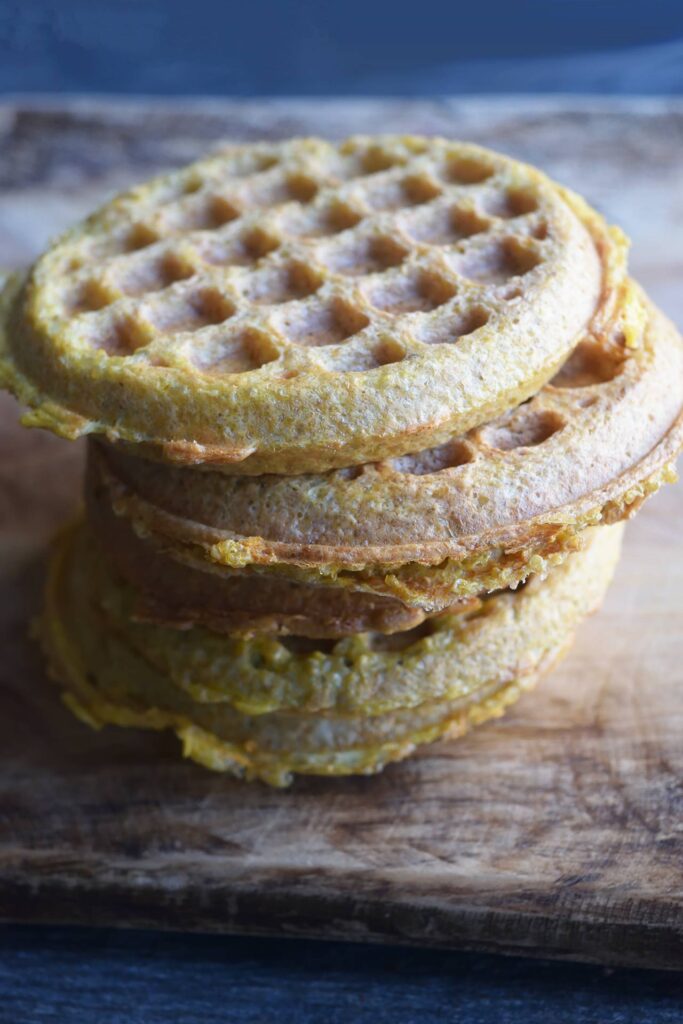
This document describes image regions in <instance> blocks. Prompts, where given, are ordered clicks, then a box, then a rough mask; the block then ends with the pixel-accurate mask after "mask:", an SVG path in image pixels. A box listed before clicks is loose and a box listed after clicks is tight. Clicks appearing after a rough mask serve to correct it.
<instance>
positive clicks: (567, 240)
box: [0, 136, 625, 474]
mask: <svg viewBox="0 0 683 1024" xmlns="http://www.w3.org/2000/svg"><path fill="white" fill-rule="evenodd" d="M624 256H625V244H624V241H623V237H622V236H621V235H620V234H619V233H617V232H614V231H609V230H608V229H607V228H606V226H605V224H604V223H603V221H602V220H601V218H599V217H598V216H597V214H595V213H594V212H593V211H591V210H590V209H589V208H588V207H587V206H586V204H585V203H583V201H582V200H579V199H578V198H577V197H575V196H573V195H571V194H569V193H568V192H566V191H565V190H562V189H560V188H559V187H558V186H556V185H554V184H553V183H552V182H550V181H549V180H548V179H547V178H545V177H544V176H543V175H541V174H540V173H539V172H537V171H535V170H534V169H533V168H530V167H528V166H526V165H523V164H520V163H518V162H516V161H514V160H511V159H509V158H507V157H503V156H500V155H498V154H495V153H492V152H489V151H487V150H483V149H480V148H478V147H476V146H471V145H465V144H463V143H457V142H449V141H446V140H444V139H424V138H409V137H405V138H404V137H392V136H388V137H378V138H356V139H351V140H349V141H347V142H345V143H343V144H341V145H339V146H335V145H331V144H329V143H325V142H322V141H319V140H310V139H309V140H293V141H290V142H286V143H282V144H279V145H251V146H232V147H226V148H225V149H223V150H221V151H219V152H218V153H217V154H216V155H214V156H211V157H209V158H208V159H205V160H203V161H201V162H199V163H197V164H194V165H192V166H190V167H189V168H187V169H185V170H183V171H179V172H176V173H173V174H170V175H168V176H166V177H163V178H159V179H157V180H155V181H152V182H150V183H148V184H145V185H142V186H140V187H139V188H137V189H135V190H133V191H132V192H130V193H128V194H127V195H124V196H121V197H119V198H117V199H115V200H114V201H112V202H111V203H109V204H108V205H107V206H105V207H104V208H103V209H102V210H100V211H99V212H98V213H96V214H94V215H93V216H92V217H90V218H89V219H88V220H87V221H85V222H84V223H83V224H82V225H80V226H79V227H77V228H75V229H73V230H72V231H70V232H68V233H67V234H66V235H64V236H63V237H62V238H61V239H60V240H59V241H58V242H57V243H56V244H55V245H54V246H53V247H52V248H51V249H50V250H49V251H48V252H47V253H46V255H44V256H43V257H42V258H41V259H40V260H38V262H37V263H36V264H35V266H34V267H33V268H32V270H31V271H30V272H29V274H28V276H26V277H25V278H15V279H13V281H12V282H10V284H9V285H8V286H7V288H6V292H5V297H4V311H5V312H4V317H3V319H4V331H3V332H2V336H1V337H0V380H1V381H4V382H5V384H7V386H9V387H10V388H11V389H12V390H14V392H15V393H16V394H17V395H18V396H19V398H20V399H21V400H22V401H24V402H26V403H27V404H29V405H30V406H32V407H33V411H32V412H31V413H30V414H29V415H28V417H27V419H26V422H27V423H29V424H31V425H39V426H44V427H49V428H50V429H53V430H55V431H57V432H59V433H61V434H63V435H64V436H67V437H76V436H78V435H80V434H84V433H92V432H96V433H102V434H105V435H106V436H107V437H108V438H109V439H122V440H124V441H127V442H132V443H134V444H136V445H144V446H145V447H146V449H147V453H148V454H151V455H154V456H155V457H160V458H163V459H170V460H178V461H179V462H183V463H192V462H211V463H214V464H215V465H220V466H221V467H222V468H223V470H224V471H232V472H237V473H240V474H244V473H249V474H256V473H263V472H275V473H301V472H308V471H322V470H326V469H329V468H331V467H340V466H348V465H352V464H358V463H364V462H368V461H370V460H376V459H379V458H389V457H394V456H401V455H404V454H406V453H408V452H414V451H419V450H421V449H424V448H426V447H429V446H431V445H435V444H440V443H441V442H444V441H446V440H447V438H448V437H449V436H452V435H453V434H457V433H461V432H462V431H465V430H468V429H470V428H472V427H475V426H477V425H479V424H481V423H484V422H486V421H487V420H489V419H491V418H492V417H493V416H495V415H497V414H499V413H501V412H503V411H504V410H506V409H508V408H510V407H512V406H515V405H517V404H518V403H519V402H521V401H523V400H524V399H525V398H528V397H529V396H530V395H532V394H533V393H534V392H535V391H536V390H537V389H538V388H539V386H541V385H542V384H543V383H544V382H545V381H547V380H548V379H549V377H550V376H552V374H553V373H554V371H555V370H556V369H557V368H558V366H559V365H560V363H561V361H562V360H563V358H564V357H566V355H567V353H568V352H569V351H570V349H571V348H572V346H574V345H575V344H576V343H577V341H579V340H580V339H581V337H582V336H584V335H589V336H592V335H595V334H598V333H600V331H601V330H603V329H604V327H605V324H609V322H610V319H611V317H612V316H613V313H614V309H615V306H616V304H618V302H619V299H620V295H621V291H622V288H623V282H624V272H625V271H624V265H625V259H624Z"/></svg>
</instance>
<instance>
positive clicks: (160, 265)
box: [116, 252, 196, 295]
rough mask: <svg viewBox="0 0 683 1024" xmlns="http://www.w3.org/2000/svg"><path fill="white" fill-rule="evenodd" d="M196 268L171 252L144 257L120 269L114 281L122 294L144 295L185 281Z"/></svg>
mask: <svg viewBox="0 0 683 1024" xmlns="http://www.w3.org/2000/svg"><path fill="white" fill-rule="evenodd" d="M194 273H196V268H195V267H194V266H192V264H191V263H189V262H188V261H187V260H185V259H183V258H182V257H181V256H179V255H177V254H176V253H173V252H168V253H164V254H163V255H162V256H159V257H157V258H156V259H144V260H143V261H139V262H137V263H135V264H133V265H132V266H131V267H130V268H129V269H128V270H126V271H122V272H121V273H120V275H119V276H118V279H117V281H116V283H117V285H118V287H119V288H120V289H121V291H122V292H123V294H124V295H146V294H147V293H149V292H158V291H161V290H162V289H164V288H168V287H169V286H170V285H172V284H175V283H176V282H177V281H185V280H186V279H187V278H188V277H192V275H193V274H194Z"/></svg>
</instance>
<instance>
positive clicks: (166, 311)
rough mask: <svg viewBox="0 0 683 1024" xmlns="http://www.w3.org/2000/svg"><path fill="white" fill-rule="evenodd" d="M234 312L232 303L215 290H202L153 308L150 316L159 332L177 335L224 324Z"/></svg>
mask: <svg viewBox="0 0 683 1024" xmlns="http://www.w3.org/2000/svg"><path fill="white" fill-rule="evenodd" d="M234 312H235V305H234V303H233V302H231V300H230V299H228V298H227V297H226V296H225V295H223V294H221V292H220V291H219V290H218V289H217V288H202V289H201V290H200V291H196V292H192V293H190V294H189V295H182V296H177V297H174V298H173V299H172V300H169V301H168V302H165V303H164V304H160V305H157V306H155V307H153V308H152V309H151V311H150V314H149V317H150V320H151V322H152V323H153V324H154V326H155V327H156V328H157V329H158V330H160V331H165V332H167V333H169V334H179V333H182V332H185V331H198V330H199V329H200V328H202V327H207V326H209V325H210V324H220V323H223V322H224V321H225V320H227V319H228V318H229V317H231V316H232V315H233V314H234Z"/></svg>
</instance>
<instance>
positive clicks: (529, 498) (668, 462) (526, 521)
mask: <svg viewBox="0 0 683 1024" xmlns="http://www.w3.org/2000/svg"><path fill="white" fill-rule="evenodd" d="M636 299H637V297H636ZM636 299H634V301H636ZM682 394H683V343H682V342H681V339H680V338H679V336H678V334H677V332H676V330H675V329H674V327H673V326H672V325H671V324H670V323H669V321H668V320H666V319H665V318H664V317H663V316H662V315H661V314H660V313H658V312H657V311H656V310H654V309H653V308H652V307H649V309H648V314H647V319H646V320H644V321H643V325H642V327H641V330H640V332H639V334H638V335H637V336H636V337H635V339H634V340H633V341H632V344H631V345H630V346H629V345H628V344H626V343H625V341H624V334H623V331H618V332H617V333H616V334H615V335H614V336H604V337H602V338H601V339H593V340H592V341H590V342H588V341H586V342H584V343H582V344H581V345H580V346H579V347H578V348H577V349H576V350H575V352H574V353H573V354H572V356H571V357H570V358H569V359H568V361H567V362H566V363H565V365H564V366H563V368H562V370H561V371H560V373H559V374H558V375H557V376H556V377H555V379H554V380H553V382H552V383H551V384H549V385H547V386H546V387H545V388H544V389H542V391H541V392H540V393H539V394H538V395H537V396H536V397H534V398H533V399H532V400H531V401H528V402H526V403H524V404H523V405H521V406H519V407H518V408H517V409H515V410H512V411H511V412H508V413H506V414H504V415H503V416H502V417H500V418H498V419H497V420H495V421H493V422H491V423H489V424H487V425H486V426H484V427H481V428H477V429H475V430H473V431H471V432H470V433H468V434H466V435H462V436H460V437H456V438H453V439H451V440H450V441H448V442H447V443H445V444H444V445H442V446H440V447H438V448H435V449H431V450H427V451H424V452H421V453H419V454H417V455H412V456H404V457H399V458H396V459H394V460H389V461H383V462H381V463H377V464H372V465H367V466H364V467H362V468H360V469H353V470H336V471H333V472H330V473H327V474H321V475H305V476H300V477H296V478H295V477H276V476H264V477H261V478H248V477H245V478H241V479H240V478H237V477H231V476H226V475H224V474H222V473H216V472H211V471H207V470H196V469H187V468H185V469H178V468H175V467H169V466H163V465H161V464H158V463H154V462H151V461H149V460H146V459H139V458H134V457H131V456H130V455H128V454H125V453H123V452H121V451H120V450H116V449H114V448H110V447H105V446H100V445H92V446H91V453H90V457H91V462H92V469H91V472H92V476H93V479H94V480H95V481H96V486H98V487H100V488H102V491H103V492H104V491H106V492H107V496H106V497H105V498H103V499H102V500H103V501H105V502H108V503H109V504H110V505H111V506H112V507H113V508H114V510H115V511H116V512H117V513H118V514H119V515H120V516H123V517H125V518H127V519H128V520H130V522H131V523H132V525H133V527H134V528H135V529H136V530H137V531H138V532H139V533H140V534H142V535H148V536H149V537H150V539H151V540H152V541H153V542H154V543H155V544H156V545H157V546H161V547H163V548H164V550H165V551H166V553H167V554H170V555H172V556H173V557H174V558H176V559H178V560H179V561H181V562H184V563H185V564H189V565H192V566H194V567H197V568H204V569H206V568H211V569H215V568H216V567H223V568H224V571H225V573H226V574H227V575H231V576H233V577H235V576H236V577H238V578H239V576H240V575H241V574H243V575H246V576H247V577H248V578H249V580H250V585H251V587H252V596H253V599H254V600H257V597H256V596H255V595H256V593H257V590H258V588H259V586H260V585H261V584H260V583H259V579H260V578H261V577H262V579H263V587H264V591H263V601H262V603H261V610H262V611H263V610H264V609H265V607H266V604H267V600H268V598H267V596H266V590H267V588H268V587H270V586H271V585H272V581H273V580H274V579H288V580H295V581H297V582H299V583H303V584H306V585H309V584H314V585H317V586H318V588H319V590H320V594H321V597H320V600H321V608H322V606H323V604H324V602H325V600H326V595H327V594H328V593H329V589H330V588H340V587H341V588H343V587H348V588H350V589H351V590H352V591H359V590H361V591H365V592H369V593H374V594H377V595H382V596H388V597H393V598H395V599H397V600H398V601H400V602H402V603H403V604H407V605H411V606H415V607H417V608H421V609H423V610H426V611H428V612H434V611H438V610H441V609H443V608H446V607H448V606H450V605H452V604H453V602H454V601H456V600H459V599H462V598H467V597H476V596H478V595H479V594H481V592H482V591H491V590H496V589H500V588H502V587H507V586H512V585H515V584H516V583H518V582H519V581H520V580H521V579H523V578H525V577H526V576H527V575H528V574H529V572H542V571H545V570H546V569H547V568H548V567H549V566H550V565H552V564H555V563H556V562H557V561H558V560H559V559H560V558H561V557H563V556H564V555H565V554H566V553H567V552H568V551H570V550H572V549H574V548H575V547H577V546H578V544H579V543H580V534H581V532H582V531H583V530H584V529H585V528H586V527H587V526H590V525H595V524H599V523H610V522H615V521H617V520H619V519H621V518H625V517H627V516H629V515H630V514H631V513H632V512H633V511H635V509H637V508H638V506H639V505H640V504H641V503H642V501H643V500H644V498H646V497H647V496H648V495H649V494H651V493H653V492H654V491H656V490H657V488H658V487H659V486H660V485H661V484H662V483H663V482H665V481H668V480H673V479H675V471H674V468H673V460H674V459H675V457H676V455H677V453H678V451H679V449H680V447H681V445H682V444H683V419H682V417H681V395H682ZM124 568H125V567H124ZM142 571H143V572H144V569H143V570H142ZM210 586H211V583H210V581H209V580H208V579H207V582H206V587H207V588H208V587H210ZM274 610H278V609H274ZM279 610H280V611H284V610H286V607H285V606H280V607H279ZM243 625H244V623H243ZM398 628H400V627H398Z"/></svg>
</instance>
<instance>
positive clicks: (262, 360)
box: [0, 136, 683, 785]
mask: <svg viewBox="0 0 683 1024" xmlns="http://www.w3.org/2000/svg"><path fill="white" fill-rule="evenodd" d="M0 380H2V383H4V384H5V385H6V386H7V387H9V388H10V389H11V390H12V391H13V392H14V393H15V394H16V395H17V396H18V397H19V398H20V399H21V400H22V402H24V403H25V405H27V406H28V407H29V411H28V412H27V414H26V416H25V422H26V423H27V424H28V425H31V426H41V427H46V428H49V429H51V430H53V431H55V432H57V433H59V434H61V435H62V436H64V437H67V438H76V437H78V436H80V435H88V461H87V471H86V481H85V498H86V502H85V507H86V511H85V516H84V518H83V520H82V521H80V522H79V523H77V524H76V525H75V526H73V527H71V528H70V529H69V530H67V531H65V532H64V534H63V535H62V536H61V538H60V540H59V543H58V546H57V550H56V553H55V555H54V557H53V561H52V566H51V571H50V575H49V581H48V586H47V596H46V606H45V610H44V614H43V617H42V622H41V637H42V641H43V645H44V648H45V651H46V654H47V657H48V661H49V665H50V668H51V671H52V674H53V675H54V677H55V678H56V679H57V680H58V682H59V683H60V684H61V686H62V688H63V694H64V700H65V702H66V704H67V705H68V706H69V707H70V708H71V709H72V710H73V711H74V712H75V713H76V714H77V715H79V717H81V718H82V719H83V720H84V721H85V722H88V723H90V724H92V725H95V726H100V725H102V724H105V723H115V724H117V725H120V726H134V727H147V728H152V729H162V728H171V729H173V730H174V731H175V732H176V733H177V735H178V736H179V737H180V739H181V741H182V745H183V750H184V753H185V754H186V755H187V756H188V757H191V758H193V759H195V760H196V761H198V762H200V763H202V764H204V765H206V766H207V767H209V768H212V769H217V770H224V771H229V772H233V773H236V774H238V775H240V776H243V777H246V778H260V779H262V780H265V781H266V782H269V783H272V784H274V785H285V784H287V783H288V782H289V781H290V780H291V778H292V775H293V773H314V774H323V775H342V774H351V773H369V772H374V771H377V770H379V769H381V768H382V767H383V766H384V765H385V764H387V763H388V762H390V761H393V760H397V759H400V758H402V757H404V756H406V755H407V754H409V753H410V752H411V751H413V750H414V749H415V747H416V746H418V745H419V744H423V743H427V742H430V741H433V740H436V739H440V738H445V737H454V736H457V735H459V734H461V733H462V732H464V731H465V730H466V729H467V728H468V727H470V726H471V725H474V724H477V723H479V722H482V721H484V720H486V719H488V718H491V717H492V716H496V715H499V714H501V713H502V711H503V710H504V709H505V708H506V707H507V706H508V705H509V704H510V703H511V702H512V701H514V700H515V699H516V698H517V697H518V696H519V695H520V694H521V693H522V692H523V691H524V690H525V689H527V688H528V687H530V686H531V685H532V684H533V683H534V682H535V681H536V679H537V678H538V677H539V675H540V674H541V673H543V672H545V671H546V670H547V669H548V668H549V667H551V666H552V665H553V664H554V663H555V662H556V661H557V659H558V658H559V657H561V655H562V654H563V653H564V652H565V651H566V650H567V648H568V646H569V644H570V643H571V640H572V636H573V634H574V631H575V629H576V627H577V626H578V624H579V623H580V621H581V620H582V619H583V618H584V617H585V616H586V615H587V614H588V613H589V612H591V611H592V610H593V609H594V608H595V607H596V606H597V605H598V604H599V603H600V601H601V600H602V597H603V595H604V593H605V590H606V588H607V586H608V583H609V580H610V577H611V575H612V572H613V570H614V567H615V564H616V561H617V559H618V556H619V549H620V543H621V529H622V527H621V525H620V523H621V521H622V520H623V519H625V518H627V517H628V516H630V515H631V514H632V513H633V512H634V511H635V510H636V509H637V508H638V507H639V506H640V504H641V503H642V502H643V500H644V499H645V498H646V497H647V496H648V495H650V494H652V493H653V492H655V491H656V490H657V489H658V488H659V486H660V485H661V484H662V483H663V482H665V481H667V480H671V479H673V477H674V469H673V460H674V459H675V457H676V454H677V452H678V450H679V448H680V447H681V445H682V444H683V419H682V407H683V344H682V342H681V339H680V338H679V336H678V335H677V333H676V331H675V329H674V328H673V326H672V325H671V324H670V323H669V322H668V321H667V320H666V319H665V318H664V317H663V316H662V314H661V313H659V312H658V311H657V310H656V309H655V308H654V307H653V306H652V305H651V303H650V302H649V301H648V299H647V298H646V297H645V295H644V294H643V292H642V291H641V290H640V289H639V288H638V286H637V285H636V284H635V283H634V282H633V281H632V280H631V279H630V278H629V277H628V274H627V269H626V242H625V239H624V237H623V235H622V234H621V233H620V232H619V231H618V230H616V229H614V228H608V227H607V225H606V224H605V223H604V222H603V220H602V219H601V217H600V216H598V214H597V213H595V212H594V211H593V210H592V209H590V208H589V207H588V206H587V205H586V203H585V202H584V201H583V200H581V199H580V198H579V197H578V196H576V195H574V194H572V193H570V192H568V191H567V190H566V189H564V188H562V187H560V186H559V185H557V184H555V183H554V182H552V181H550V180H549V179H548V178H546V177H545V176H544V175H543V174H541V173H540V172H538V171H536V170H534V169H533V168H531V167H528V166H525V165H523V164H520V163H518V162H516V161H514V160H512V159H509V158H506V157H503V156H500V155H499V154H496V153H493V152H489V151H487V150H483V149H481V148H479V147H475V146H471V145H466V144H463V143H457V142H451V141H447V140H444V139H425V138H412V137H408V138H406V137H386V136H380V137H376V138H353V139H350V140H348V141H346V142H344V143H342V144H340V145H332V144H329V143H326V142H323V141H320V140H311V139H305V140H301V139H299V140H292V141H288V142H285V143H281V144H272V145H271V144H258V145H250V146H226V147H223V148H221V149H218V150H217V151H215V152H214V153H213V154H212V155H211V156H209V157H208V158H206V159H204V160H202V161H200V162H198V163H196V164H194V165H192V166H190V167H188V168H186V169H184V170H181V171H179V172H175V173H173V174H170V175H167V176H165V177H162V178H159V179H156V180H154V181H152V182H150V183H147V184H145V185H142V186H140V187H139V188H136V189H134V190H133V191H131V192H129V193H127V194H125V195H122V196H120V197H118V198H116V199H115V200H113V201H112V202H110V203H109V204H108V205H106V206H105V207H104V208H102V209H101V210H99V211H98V212H96V213H95V214H94V215H93V216H91V217H90V218H89V219H88V220H87V221H85V222H84V223H83V224H81V225H79V226H78V227H76V228H74V229H73V230H71V231H70V232H68V233H67V234H66V235H65V236H63V237H62V238H61V239H60V240H59V241H58V242H57V243H56V244H54V245H53V246H52V247H51V248H50V249H49V250H48V251H47V253H46V254H45V255H43V256H42V257H41V258H40V259H39V260H38V261H37V262H36V263H35V265H34V266H33V267H32V268H31V269H30V271H29V272H28V273H27V274H22V275H16V276H14V277H12V278H11V279H9V280H8V281H7V283H6V286H5V289H4V293H3V300H2V335H1V337H0Z"/></svg>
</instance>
